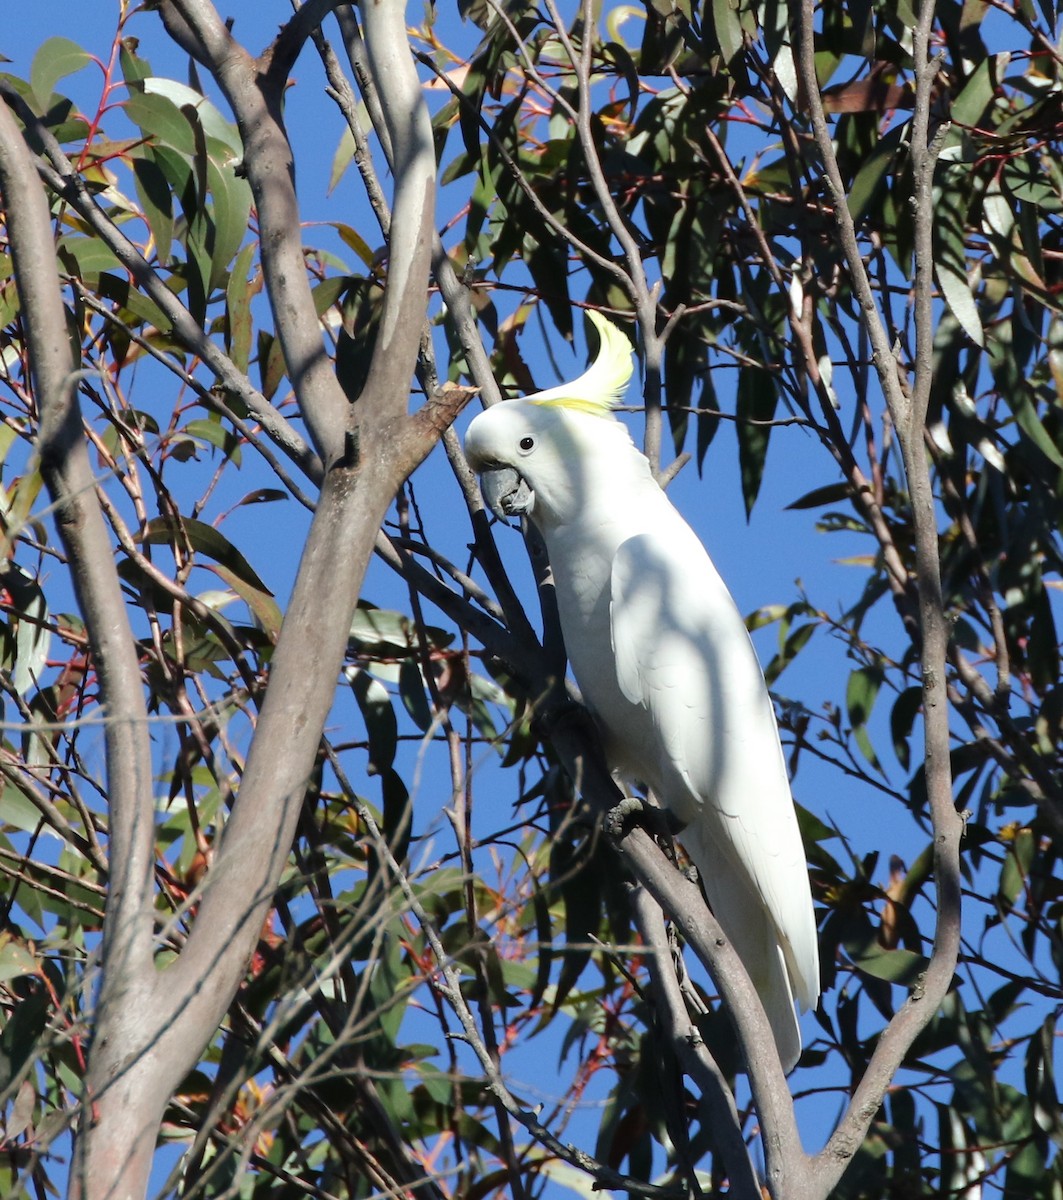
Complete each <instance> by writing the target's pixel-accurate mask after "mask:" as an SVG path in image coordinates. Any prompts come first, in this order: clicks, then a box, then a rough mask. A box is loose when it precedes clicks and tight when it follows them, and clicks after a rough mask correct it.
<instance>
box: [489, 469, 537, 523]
mask: <svg viewBox="0 0 1063 1200" xmlns="http://www.w3.org/2000/svg"><path fill="white" fill-rule="evenodd" d="M480 491H481V492H482V493H483V498H484V503H485V504H486V505H487V507H488V508H489V509H490V510H491V511H492V512H493V513H494V514H495V516H496V517H498V518H500V519H504V518H505V517H522V516H525V515H526V514H527V513H530V512H531V510H532V505H533V504H534V503H535V493H534V492H533V491H532V490H531V488H530V487H528V485H527V483H525V481H524V478H523V476H522V475H521V474H520V473H519V472H518V471H515V470H514V469H513V468H512V467H492V468H490V469H489V470H487V471H484V472H483V474H482V475H481V476H480Z"/></svg>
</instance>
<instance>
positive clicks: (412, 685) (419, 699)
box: [399, 658, 432, 733]
mask: <svg viewBox="0 0 1063 1200" xmlns="http://www.w3.org/2000/svg"><path fill="white" fill-rule="evenodd" d="M399 697H400V699H401V700H402V703H403V707H404V708H405V709H406V711H407V712H408V713H409V714H410V717H411V719H412V720H413V723H414V724H415V725H416V726H417V728H418V729H419V730H420V731H421V732H422V733H427V732H428V730H429V729H431V728H432V709H431V706H430V705H429V703H428V695H427V693H426V691H425V686H424V678H423V677H422V675H421V667H420V664H419V663H418V662H417V660H416V659H413V658H404V659H403V660H402V662H401V664H400V665H399Z"/></svg>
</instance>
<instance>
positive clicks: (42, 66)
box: [30, 37, 92, 112]
mask: <svg viewBox="0 0 1063 1200" xmlns="http://www.w3.org/2000/svg"><path fill="white" fill-rule="evenodd" d="M90 62H92V56H91V55H90V54H88V53H87V51H85V50H82V48H81V47H80V46H79V45H78V44H77V42H72V41H71V40H70V39H69V38H65V37H51V38H48V40H47V41H46V42H44V43H43V44H42V45H41V47H40V49H39V50H38V51H37V53H36V54H35V55H34V56H33V65H32V66H31V67H30V87H31V88H32V89H33V95H34V97H35V98H36V100H37V103H38V104H39V106H40V111H41V112H47V111H48V108H49V101H50V100H51V98H52V93H53V92H54V91H55V85H56V84H57V83H58V82H59V80H60V79H64V78H65V77H66V76H67V75H73V74H74V72H75V71H80V70H81V68H82V67H84V66H86V65H87V64H88V63H90Z"/></svg>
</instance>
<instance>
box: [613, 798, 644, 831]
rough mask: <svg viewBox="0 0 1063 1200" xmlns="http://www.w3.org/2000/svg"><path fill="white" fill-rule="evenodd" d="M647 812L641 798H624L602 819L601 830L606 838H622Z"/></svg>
mask: <svg viewBox="0 0 1063 1200" xmlns="http://www.w3.org/2000/svg"><path fill="white" fill-rule="evenodd" d="M648 811H649V806H648V805H647V803H646V801H645V800H644V799H643V798H642V797H641V796H625V797H624V798H623V800H621V801H620V803H619V804H615V805H613V807H612V808H611V809H610V810H609V811H608V812H607V813H606V814H605V816H604V817H602V829H603V830H604V832H605V834H606V836H607V837H610V838H616V839H619V838H622V837H623V836H624V834H625V833H627V831H628V830H629V829H630V828H631V826H632V825H633V824H634V823H635V821H636V819H638V818H642V817H644V816H645V815H646V813H647V812H648Z"/></svg>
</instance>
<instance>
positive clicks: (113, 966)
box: [0, 103, 161, 1191]
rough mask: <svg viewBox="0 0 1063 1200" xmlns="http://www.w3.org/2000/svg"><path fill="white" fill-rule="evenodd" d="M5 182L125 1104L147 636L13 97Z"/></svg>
mask: <svg viewBox="0 0 1063 1200" xmlns="http://www.w3.org/2000/svg"><path fill="white" fill-rule="evenodd" d="M0 191H2V192H3V199H4V206H5V209H6V212H7V224H8V230H9V235H10V242H11V251H12V255H13V258H14V265H15V275H16V282H17V287H18V292H19V298H20V300H21V303H22V309H23V312H24V314H25V316H24V323H25V328H26V337H27V341H28V344H29V350H30V358H31V365H32V371H33V379H34V389H35V392H36V397H37V404H38V409H39V412H40V433H39V438H38V452H39V455H40V462H41V473H42V475H43V476H44V479H45V482H46V483H47V485H48V488H49V491H50V492H51V494H52V497H53V500H54V502H55V506H56V521H57V525H58V528H59V533H60V536H61V537H62V539H63V545H64V548H65V550H66V554H67V559H68V562H69V564H70V569H71V573H72V577H73V583H74V588H75V591H76V593H77V597H78V603H79V605H80V607H81V611H82V613H83V615H84V617H85V623H86V627H87V629H88V633H89V638H90V643H91V646H92V653H93V660H94V663H95V666H96V670H97V673H98V676H99V687H100V697H101V700H102V702H103V705H104V707H105V709H106V713H107V723H106V732H105V738H106V761H107V786H108V799H109V803H110V811H111V820H110V840H109V845H108V857H109V865H110V880H109V887H108V892H107V910H106V920H105V923H104V934H103V948H102V956H103V963H104V979H103V982H102V983H101V987H100V994H99V1001H98V1008H97V1019H98V1021H99V1024H100V1027H101V1029H104V1030H106V1031H108V1034H109V1036H110V1039H111V1042H110V1051H109V1052H106V1051H105V1050H104V1049H103V1048H102V1047H101V1052H100V1053H99V1054H98V1055H94V1058H93V1063H92V1066H91V1069H90V1071H89V1074H88V1089H89V1096H88V1098H87V1105H88V1107H87V1110H86V1112H87V1113H90V1112H91V1108H92V1105H93V1104H94V1103H96V1102H97V1101H98V1100H99V1099H100V1097H101V1096H102V1095H103V1093H104V1092H105V1091H107V1092H108V1093H109V1095H108V1101H109V1102H110V1103H111V1104H119V1105H121V1104H123V1102H124V1098H126V1097H127V1088H128V1087H129V1086H130V1079H129V1077H128V1076H122V1075H120V1074H118V1072H117V1070H116V1069H114V1068H115V1067H116V1063H117V1060H118V1059H120V1058H121V1057H122V1056H123V1054H124V1047H125V1046H126V1045H127V1044H141V1043H142V1039H143V1036H144V1032H145V1028H146V1026H148V1025H149V1024H150V1020H151V1017H150V1003H149V997H150V994H151V984H152V982H153V974H154V967H153V965H152V957H151V956H152V921H153V914H152V903H151V898H152V880H153V869H154V857H155V851H154V825H155V814H154V806H153V800H152V770H151V748H150V741H149V738H148V725H147V720H148V714H147V709H146V707H145V703H144V690H143V684H142V681H141V677H140V664H139V661H138V658H137V650H136V645H137V644H136V640H135V639H134V637H133V631H132V629H131V628H130V625H129V620H128V618H127V616H126V609H125V602H124V600H123V597H122V591H121V586H120V584H119V580H118V574H117V572H116V571H115V567H114V557H113V554H112V550H111V543H110V539H109V537H108V536H107V530H106V527H105V525H104V522H103V517H102V515H101V513H100V509H99V505H98V504H97V502H96V492H95V479H94V477H93V473H92V467H91V464H90V462H89V456H88V452H87V449H86V446H85V440H84V437H83V436H82V427H81V416H80V413H79V411H78V407H77V404H76V402H75V389H74V372H73V370H72V366H73V364H72V363H71V361H70V346H69V341H68V338H67V329H66V314H65V312H64V308H63V301H62V296H61V292H60V283H59V275H58V271H57V267H56V258H55V248H54V242H53V237H52V227H51V217H50V213H49V207H48V201H47V199H46V197H45V193H44V189H43V187H42V186H41V184H40V182H39V180H38V178H37V168H36V164H35V163H34V161H33V157H32V155H31V154H30V152H29V149H28V148H27V146H26V144H25V142H24V141H23V139H22V135H21V133H20V132H19V129H18V126H17V124H16V123H15V120H14V117H13V116H12V114H11V112H10V110H9V109H8V107H7V106H6V105H5V104H2V103H0ZM116 1055H117V1059H116V1057H115V1056H116ZM159 1115H160V1116H161V1109H159ZM153 1147H154V1128H152V1129H151V1130H150V1132H149V1133H142V1134H141V1136H140V1137H139V1138H138V1137H135V1136H134V1137H131V1138H129V1139H127V1140H125V1141H124V1143H123V1145H122V1147H121V1149H120V1151H119V1153H120V1155H121V1159H122V1161H120V1162H119V1163H117V1164H115V1170H114V1171H113V1172H109V1173H108V1174H109V1176H110V1177H111V1178H113V1179H114V1180H115V1184H116V1187H122V1186H124V1185H123V1184H121V1183H120V1182H119V1181H120V1180H122V1179H125V1178H126V1173H127V1171H129V1172H132V1177H133V1178H134V1179H135V1178H137V1176H138V1172H139V1170H140V1169H142V1168H143V1166H144V1164H145V1162H146V1161H147V1160H149V1159H150V1155H151V1151H152V1149H153ZM92 1170H93V1167H92V1166H91V1164H90V1163H89V1162H88V1161H87V1160H86V1159H85V1158H84V1156H82V1157H81V1158H80V1160H79V1164H78V1165H77V1166H76V1167H75V1180H74V1185H73V1186H74V1189H75V1191H76V1190H77V1189H78V1187H79V1186H87V1184H88V1179H89V1176H90V1173H91V1171H92ZM81 1173H83V1174H81ZM79 1176H80V1177H79Z"/></svg>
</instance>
